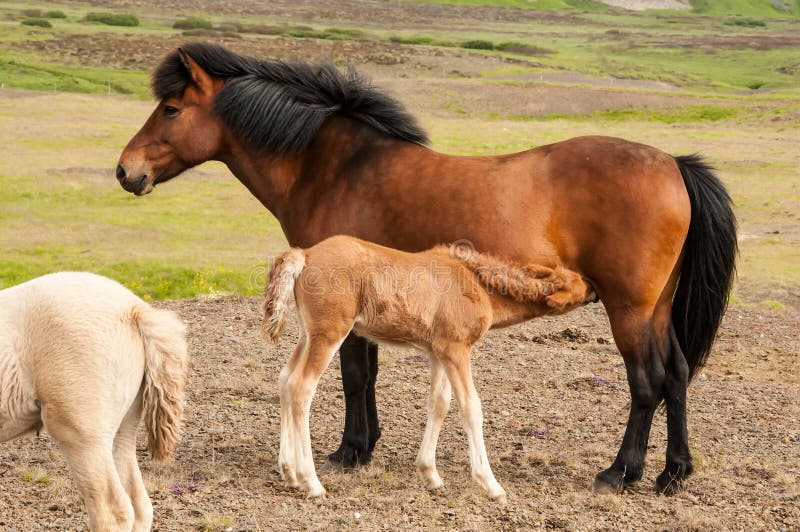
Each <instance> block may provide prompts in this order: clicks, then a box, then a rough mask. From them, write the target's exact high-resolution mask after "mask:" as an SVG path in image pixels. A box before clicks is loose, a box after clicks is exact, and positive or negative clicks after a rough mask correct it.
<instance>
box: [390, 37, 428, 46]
mask: <svg viewBox="0 0 800 532" xmlns="http://www.w3.org/2000/svg"><path fill="white" fill-rule="evenodd" d="M389 41H390V42H393V43H397V44H431V45H432V44H433V38H431V37H398V36H396V35H393V36H391V37H389Z"/></svg>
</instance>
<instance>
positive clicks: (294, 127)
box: [152, 43, 428, 154]
mask: <svg viewBox="0 0 800 532" xmlns="http://www.w3.org/2000/svg"><path fill="white" fill-rule="evenodd" d="M180 50H182V51H183V52H184V53H186V54H187V55H188V56H189V57H191V58H192V59H193V60H194V61H195V62H196V63H197V64H198V65H200V67H201V68H202V69H203V70H205V71H206V72H207V73H208V74H209V75H211V76H212V77H215V78H224V79H225V85H224V87H223V88H222V90H220V92H219V93H218V94H217V96H216V99H215V101H214V110H215V112H216V113H217V114H218V115H219V116H220V117H221V118H222V120H224V121H225V123H226V124H227V125H228V127H230V128H231V130H233V132H234V133H236V134H237V135H239V136H241V137H242V138H244V139H246V140H247V141H249V142H250V143H251V144H252V145H254V146H256V147H259V148H265V149H269V150H271V151H273V152H275V153H278V154H281V153H286V152H291V151H297V150H301V149H303V148H305V147H306V146H307V145H308V144H309V143H310V142H311V139H312V138H313V137H314V135H315V134H316V133H317V130H318V129H319V128H320V126H321V125H322V123H323V121H324V120H325V119H326V118H327V117H329V116H330V115H332V114H334V113H343V114H346V115H348V116H351V117H353V118H356V119H358V120H360V121H362V122H364V123H366V124H369V125H370V126H372V127H374V128H375V129H377V130H378V131H382V132H383V133H386V134H388V135H391V136H392V137H395V138H398V139H401V140H406V141H408V142H414V143H416V144H426V143H427V142H428V137H427V135H426V134H425V132H424V131H423V130H422V128H421V127H420V126H419V125H418V124H417V121H416V119H415V118H414V117H413V116H411V115H410V114H409V113H408V112H407V111H406V110H405V108H404V107H403V105H402V104H400V103H399V102H398V101H397V100H395V99H394V98H392V97H390V96H388V95H387V94H384V93H383V92H381V91H379V90H377V89H375V88H374V87H373V86H372V84H371V81H370V79H369V78H367V77H365V76H363V75H361V74H360V73H358V72H357V71H356V70H355V69H353V68H349V69H348V70H347V72H346V73H342V72H340V71H339V70H338V69H337V68H336V67H335V66H333V65H332V64H331V63H329V62H323V63H321V64H319V65H312V64H308V63H304V62H299V61H297V62H291V63H288V62H283V61H270V60H263V59H256V58H253V57H246V56H241V55H238V54H235V53H233V52H231V51H229V50H227V49H225V48H223V47H221V46H217V45H213V44H205V43H191V44H187V45H185V46H182V47H181V48H180ZM189 81H190V77H189V72H188V71H187V69H186V67H185V66H184V64H183V62H182V61H181V58H180V55H179V53H178V50H175V51H173V52H172V53H170V54H169V55H168V56H167V57H166V58H165V59H164V60H163V61H162V62H161V64H160V65H159V66H158V68H157V69H156V71H155V73H154V74H153V80H152V89H153V94H154V95H155V97H156V98H157V99H159V100H163V99H165V98H169V97H172V96H178V95H180V94H182V93H183V90H184V89H185V88H186V85H187V84H188V83H189Z"/></svg>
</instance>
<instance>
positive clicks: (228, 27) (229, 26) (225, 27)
mask: <svg viewBox="0 0 800 532" xmlns="http://www.w3.org/2000/svg"><path fill="white" fill-rule="evenodd" d="M217 29H218V30H219V31H227V32H231V33H240V32H242V31H244V27H243V26H242V25H241V24H239V23H238V22H223V23H222V24H219V25H218V26H217Z"/></svg>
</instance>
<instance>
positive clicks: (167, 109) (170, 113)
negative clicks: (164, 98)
mask: <svg viewBox="0 0 800 532" xmlns="http://www.w3.org/2000/svg"><path fill="white" fill-rule="evenodd" d="M180 112H181V111H180V109H178V108H177V107H172V106H171V105H165V106H164V116H166V117H167V118H172V117H174V116H176V115H177V114H178V113H180Z"/></svg>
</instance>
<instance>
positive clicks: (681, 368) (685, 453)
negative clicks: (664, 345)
mask: <svg viewBox="0 0 800 532" xmlns="http://www.w3.org/2000/svg"><path fill="white" fill-rule="evenodd" d="M669 348H670V358H669V360H668V361H667V364H666V366H665V369H666V373H667V376H666V379H665V380H664V401H665V402H666V406H667V463H666V465H665V467H664V471H663V472H662V473H661V474H660V475H658V478H657V479H656V490H658V491H659V492H662V493H666V494H673V493H677V492H678V491H680V490H681V489H682V488H683V480H684V479H685V478H686V477H688V476H689V475H691V474H692V471H693V470H694V468H693V467H692V455H691V453H690V451H689V433H688V429H687V427H686V387H687V385H688V383H689V365H688V364H687V362H686V357H685V356H684V355H683V351H681V348H680V344H679V343H678V338H677V336H675V329H674V328H673V326H672V323H670V326H669Z"/></svg>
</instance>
